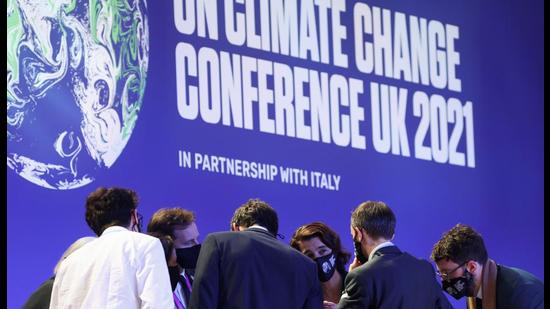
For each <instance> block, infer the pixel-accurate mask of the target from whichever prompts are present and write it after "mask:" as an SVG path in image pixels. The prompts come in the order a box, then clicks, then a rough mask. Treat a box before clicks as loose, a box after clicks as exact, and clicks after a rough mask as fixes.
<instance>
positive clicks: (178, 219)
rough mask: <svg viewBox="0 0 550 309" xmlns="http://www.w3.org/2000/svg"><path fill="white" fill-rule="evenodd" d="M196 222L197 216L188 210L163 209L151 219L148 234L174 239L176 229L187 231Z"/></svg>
mask: <svg viewBox="0 0 550 309" xmlns="http://www.w3.org/2000/svg"><path fill="white" fill-rule="evenodd" d="M194 221H195V214H194V213H193V212H192V211H189V210H187V209H183V208H179V207H173V208H161V209H159V210H157V211H156V212H155V213H154V214H153V216H152V217H151V220H150V221H149V223H148V224H147V232H148V233H160V234H162V235H166V236H171V237H174V229H175V228H180V229H185V228H187V227H188V226H189V225H190V224H191V223H192V222H194Z"/></svg>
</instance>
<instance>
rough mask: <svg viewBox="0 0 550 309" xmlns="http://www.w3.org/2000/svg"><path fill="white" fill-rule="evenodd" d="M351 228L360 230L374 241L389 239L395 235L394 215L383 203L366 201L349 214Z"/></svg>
mask: <svg viewBox="0 0 550 309" xmlns="http://www.w3.org/2000/svg"><path fill="white" fill-rule="evenodd" d="M351 227H357V228H361V229H363V230H365V232H367V234H368V235H369V236H370V237H372V238H375V239H376V238H380V237H382V238H384V239H391V238H392V237H393V234H394V233H395V215H394V214H393V211H392V210H391V208H389V207H388V206H387V205H386V204H385V203H384V202H376V201H366V202H364V203H361V205H359V206H357V208H355V210H354V211H353V213H352V214H351Z"/></svg>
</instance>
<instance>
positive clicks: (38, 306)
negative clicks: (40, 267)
mask: <svg viewBox="0 0 550 309" xmlns="http://www.w3.org/2000/svg"><path fill="white" fill-rule="evenodd" d="M54 279H55V277H51V278H50V279H48V280H46V281H45V282H44V283H42V285H40V287H39V288H38V289H36V291H34V292H33V293H32V295H31V296H30V297H29V299H27V301H26V302H25V304H24V305H23V309H48V308H50V299H51V297H52V288H53V281H54Z"/></svg>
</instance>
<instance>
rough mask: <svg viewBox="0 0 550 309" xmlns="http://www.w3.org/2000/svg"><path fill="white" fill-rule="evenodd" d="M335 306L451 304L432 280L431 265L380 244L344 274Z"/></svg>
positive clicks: (426, 306)
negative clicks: (379, 246) (369, 255)
mask: <svg viewBox="0 0 550 309" xmlns="http://www.w3.org/2000/svg"><path fill="white" fill-rule="evenodd" d="M345 285H346V287H345V289H344V294H343V295H342V298H341V299H340V302H339V303H338V308H361V309H364V308H388V309H390V308H391V309H398V308H407V309H408V308H423V309H428V308H452V307H451V304H450V303H449V301H448V300H447V298H446V296H445V295H443V291H442V290H441V286H440V285H439V283H438V282H437V280H436V277H435V271H434V269H433V267H432V265H431V264H430V263H429V262H428V261H425V260H420V259H417V258H415V257H413V256H411V255H410V254H408V253H404V252H401V250H399V249H398V248H397V247H396V246H389V247H383V248H380V249H379V250H377V251H376V253H375V254H374V257H373V258H372V259H371V260H369V261H367V262H366V263H365V264H364V265H361V266H359V267H357V268H355V269H354V270H352V271H351V272H350V273H349V274H348V275H347V276H346V282H345Z"/></svg>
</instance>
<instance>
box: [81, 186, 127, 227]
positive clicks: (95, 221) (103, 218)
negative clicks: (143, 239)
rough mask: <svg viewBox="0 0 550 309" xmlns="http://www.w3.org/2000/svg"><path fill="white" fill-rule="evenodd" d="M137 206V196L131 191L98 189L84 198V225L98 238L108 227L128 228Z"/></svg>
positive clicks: (114, 188)
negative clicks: (86, 224)
mask: <svg viewBox="0 0 550 309" xmlns="http://www.w3.org/2000/svg"><path fill="white" fill-rule="evenodd" d="M137 205H138V196H137V193H136V192H135V191H133V190H130V189H124V188H117V187H112V188H105V187H99V188H97V189H96V190H95V191H94V192H92V193H90V194H89V195H88V197H87V198H86V214H85V217H86V223H88V226H89V227H90V228H91V229H92V230H93V231H94V232H95V233H96V235H97V236H100V235H101V233H103V231H104V230H105V229H107V228H108V227H110V226H114V225H119V226H128V225H129V224H130V220H131V219H130V218H131V215H132V211H133V210H134V209H136V207H137Z"/></svg>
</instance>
